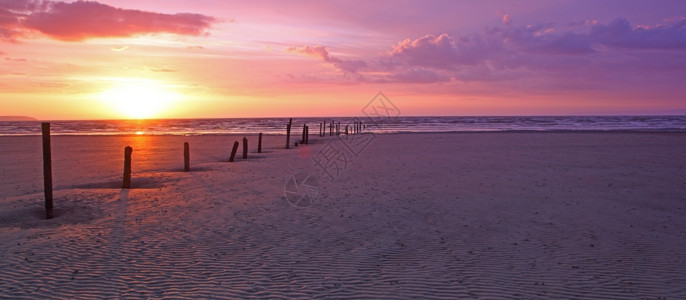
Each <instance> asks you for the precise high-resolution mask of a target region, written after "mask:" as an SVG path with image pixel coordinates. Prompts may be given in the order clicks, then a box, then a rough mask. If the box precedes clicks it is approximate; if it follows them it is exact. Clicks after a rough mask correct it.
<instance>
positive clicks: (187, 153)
mask: <svg viewBox="0 0 686 300" xmlns="http://www.w3.org/2000/svg"><path fill="white" fill-rule="evenodd" d="M183 171H184V172H190V171H191V149H190V145H189V144H188V142H184V143H183Z"/></svg>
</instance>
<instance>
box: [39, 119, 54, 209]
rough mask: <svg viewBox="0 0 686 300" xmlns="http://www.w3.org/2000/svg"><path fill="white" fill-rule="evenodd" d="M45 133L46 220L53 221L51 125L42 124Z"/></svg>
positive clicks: (44, 178) (44, 185)
mask: <svg viewBox="0 0 686 300" xmlns="http://www.w3.org/2000/svg"><path fill="white" fill-rule="evenodd" d="M41 130H42V133H43V188H44V189H45V218H46V219H52V217H53V213H52V153H51V148H50V123H41Z"/></svg>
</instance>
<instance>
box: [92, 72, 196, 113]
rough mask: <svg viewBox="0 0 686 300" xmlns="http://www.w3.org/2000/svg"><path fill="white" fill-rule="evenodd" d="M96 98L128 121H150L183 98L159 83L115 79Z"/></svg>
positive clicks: (143, 80)
mask: <svg viewBox="0 0 686 300" xmlns="http://www.w3.org/2000/svg"><path fill="white" fill-rule="evenodd" d="M97 98H98V99H99V100H100V101H102V102H104V103H105V104H106V105H107V106H108V108H110V109H112V110H114V111H116V112H117V113H118V114H119V115H121V116H124V117H126V118H128V119H150V118H154V117H159V116H160V115H161V114H162V113H163V112H165V111H167V110H169V109H171V108H172V107H173V105H174V104H175V102H177V101H179V100H182V99H183V96H182V95H181V94H179V93H178V92H175V91H174V87H173V86H171V85H166V84H164V83H162V82H159V81H155V80H148V79H117V80H112V84H111V86H110V87H108V88H107V89H106V90H105V91H103V92H102V93H100V94H98V95H97Z"/></svg>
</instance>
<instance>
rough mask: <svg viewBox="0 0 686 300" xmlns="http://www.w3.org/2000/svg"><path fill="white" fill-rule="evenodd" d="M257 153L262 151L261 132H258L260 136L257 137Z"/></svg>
mask: <svg viewBox="0 0 686 300" xmlns="http://www.w3.org/2000/svg"><path fill="white" fill-rule="evenodd" d="M257 153H262V132H260V136H259V137H258V138H257Z"/></svg>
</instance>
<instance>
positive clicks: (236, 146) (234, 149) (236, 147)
mask: <svg viewBox="0 0 686 300" xmlns="http://www.w3.org/2000/svg"><path fill="white" fill-rule="evenodd" d="M236 151H238V141H235V142H233V149H231V157H229V162H233V159H234V158H235V157H236Z"/></svg>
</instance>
